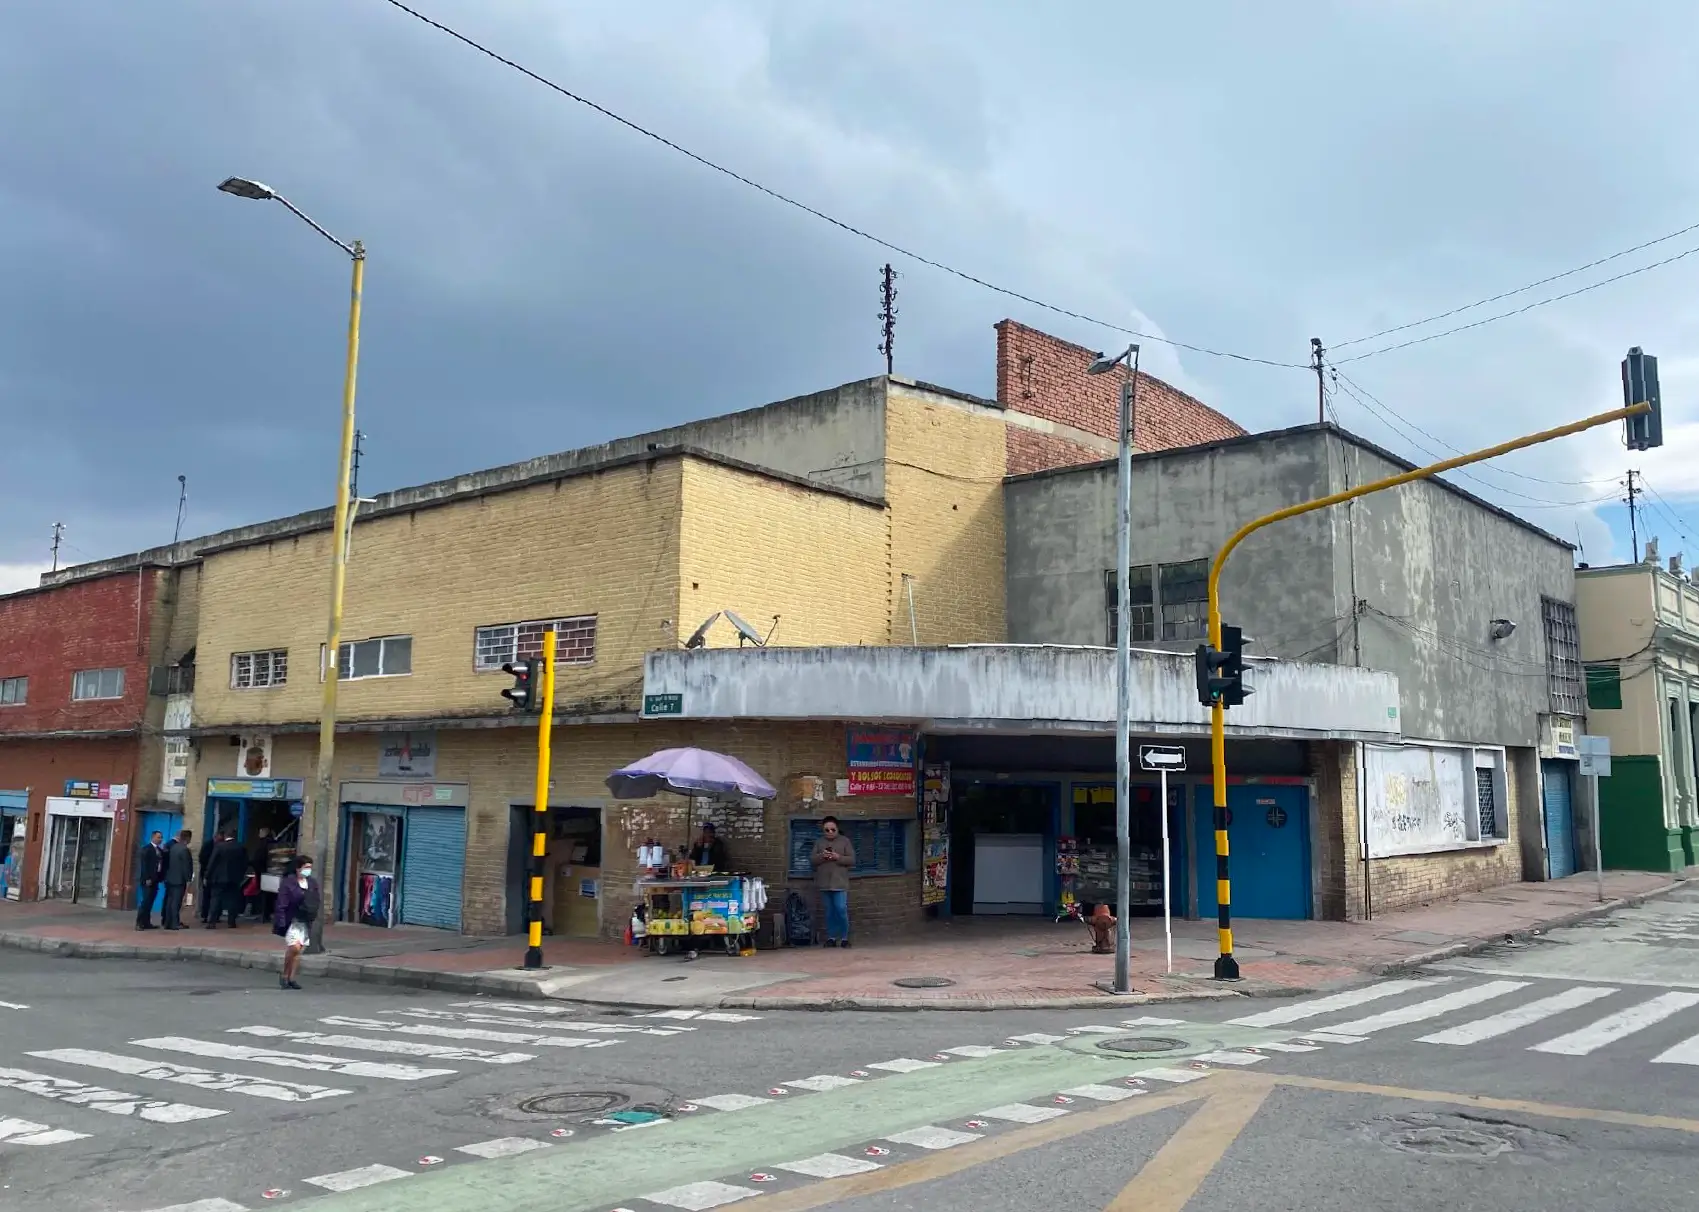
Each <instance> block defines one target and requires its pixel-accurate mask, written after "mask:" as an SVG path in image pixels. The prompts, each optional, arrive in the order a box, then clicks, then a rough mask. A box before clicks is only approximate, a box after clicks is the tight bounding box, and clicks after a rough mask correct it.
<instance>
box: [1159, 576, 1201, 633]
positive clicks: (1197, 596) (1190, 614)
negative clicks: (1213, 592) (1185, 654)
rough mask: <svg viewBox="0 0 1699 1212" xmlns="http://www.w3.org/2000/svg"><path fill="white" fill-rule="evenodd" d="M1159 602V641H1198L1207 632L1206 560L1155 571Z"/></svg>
mask: <svg viewBox="0 0 1699 1212" xmlns="http://www.w3.org/2000/svg"><path fill="white" fill-rule="evenodd" d="M1156 591H1157V593H1158V595H1159V596H1160V597H1161V599H1162V638H1163V639H1165V640H1201V639H1203V638H1204V637H1205V636H1206V635H1207V634H1208V631H1209V561H1208V560H1187V561H1186V562H1185V563H1184V564H1164V565H1162V566H1161V567H1160V568H1158V569H1157V570H1156Z"/></svg>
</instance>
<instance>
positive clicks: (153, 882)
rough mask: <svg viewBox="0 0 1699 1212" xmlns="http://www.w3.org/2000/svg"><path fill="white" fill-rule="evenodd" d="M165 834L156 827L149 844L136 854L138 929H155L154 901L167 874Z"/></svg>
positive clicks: (148, 841)
mask: <svg viewBox="0 0 1699 1212" xmlns="http://www.w3.org/2000/svg"><path fill="white" fill-rule="evenodd" d="M164 840H165V835H164V834H163V833H161V832H160V831H159V830H157V829H155V830H154V831H153V833H152V835H150V836H149V837H148V840H147V845H145V846H143V847H142V848H141V851H140V852H139V853H138V854H137V855H136V894H137V896H138V897H139V898H140V899H139V903H138V904H137V905H136V929H137V930H152V929H153V901H154V898H155V897H156V896H158V895H159V880H160V877H161V876H163V875H164V874H165V849H164V847H163V846H162V845H161V843H162V842H164Z"/></svg>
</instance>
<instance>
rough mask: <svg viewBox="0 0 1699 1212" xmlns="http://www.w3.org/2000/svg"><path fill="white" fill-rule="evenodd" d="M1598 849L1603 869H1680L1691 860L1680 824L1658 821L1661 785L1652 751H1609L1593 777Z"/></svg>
mask: <svg viewBox="0 0 1699 1212" xmlns="http://www.w3.org/2000/svg"><path fill="white" fill-rule="evenodd" d="M1599 816H1600V818H1601V821H1602V824H1603V830H1602V832H1601V833H1600V835H1599V842H1600V849H1601V851H1602V853H1603V857H1604V862H1605V867H1606V869H1608V870H1619V871H1620V870H1628V871H1680V870H1681V869H1682V868H1683V867H1686V866H1687V865H1688V864H1689V863H1691V862H1692V859H1691V858H1690V857H1689V856H1688V854H1687V851H1686V849H1685V846H1684V839H1683V837H1682V830H1680V829H1666V828H1665V827H1664V786H1663V779H1662V777H1661V776H1660V774H1659V769H1658V759H1657V758H1655V757H1613V758H1611V776H1610V778H1608V779H1600V780H1599Z"/></svg>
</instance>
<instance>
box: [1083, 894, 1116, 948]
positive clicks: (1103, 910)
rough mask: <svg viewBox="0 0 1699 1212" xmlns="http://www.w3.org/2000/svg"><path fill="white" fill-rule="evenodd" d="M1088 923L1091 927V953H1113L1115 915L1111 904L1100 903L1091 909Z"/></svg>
mask: <svg viewBox="0 0 1699 1212" xmlns="http://www.w3.org/2000/svg"><path fill="white" fill-rule="evenodd" d="M1086 925H1088V926H1090V927H1091V953H1092V954H1093V955H1110V954H1112V953H1113V952H1114V950H1115V915H1114V914H1113V913H1111V912H1109V906H1108V905H1104V904H1099V905H1098V906H1097V907H1096V908H1095V909H1093V910H1092V911H1091V917H1090V918H1089V919H1087V921H1086Z"/></svg>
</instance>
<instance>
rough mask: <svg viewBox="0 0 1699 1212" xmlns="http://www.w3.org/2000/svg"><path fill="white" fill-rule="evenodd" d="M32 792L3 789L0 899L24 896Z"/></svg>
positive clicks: (0, 794) (0, 828)
mask: <svg viewBox="0 0 1699 1212" xmlns="http://www.w3.org/2000/svg"><path fill="white" fill-rule="evenodd" d="M28 813H29V792H27V791H0V899H4V900H8V901H15V900H21V899H22V898H23V888H22V880H23V878H24V833H25V830H26V829H27V828H28V825H27V823H26V822H27V821H28V820H29V816H28Z"/></svg>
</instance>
